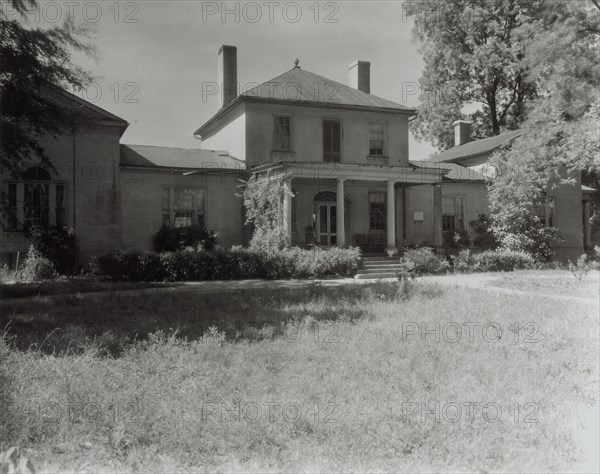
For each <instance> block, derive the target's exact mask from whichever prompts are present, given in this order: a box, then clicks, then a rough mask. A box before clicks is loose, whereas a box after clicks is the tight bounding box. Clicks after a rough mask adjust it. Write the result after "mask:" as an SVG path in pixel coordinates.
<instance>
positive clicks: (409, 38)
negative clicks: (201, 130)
mask: <svg viewBox="0 0 600 474" xmlns="http://www.w3.org/2000/svg"><path fill="white" fill-rule="evenodd" d="M405 8H406V2H401V1H397V0H395V1H387V2H380V1H342V2H339V1H336V2H327V1H321V2H318V3H317V2H315V1H299V2H288V1H268V0H267V1H264V2H261V1H258V2H226V3H224V2H220V1H219V2H210V1H209V2H205V1H200V0H191V1H180V0H171V1H165V0H146V1H135V2H127V1H122V2H118V3H117V2H115V1H114V0H107V1H95V2H94V1H90V2H88V1H76V0H72V1H68V0H67V1H64V2H63V1H41V2H40V5H39V8H38V11H37V12H29V13H28V14H27V15H26V20H27V21H28V23H30V24H34V25H36V24H40V25H42V26H46V25H48V24H52V23H58V22H60V21H62V19H64V18H66V16H67V15H68V14H69V13H71V15H72V17H73V18H74V19H75V22H76V23H78V24H83V25H85V27H86V28H87V29H88V31H89V32H90V34H91V40H90V41H91V42H92V43H93V44H94V45H95V46H96V48H97V56H98V58H96V59H93V58H90V57H87V56H84V55H82V54H78V55H76V56H75V58H74V59H75V62H76V63H77V64H79V65H81V66H83V67H85V68H86V69H88V70H89V71H91V72H92V74H93V75H94V76H96V80H95V82H94V84H93V85H92V86H91V87H90V88H88V90H87V91H86V92H85V93H83V94H79V95H82V96H83V97H84V98H86V99H88V100H90V102H92V103H94V104H96V105H97V106H99V107H102V108H104V109H106V110H108V111H110V112H112V113H113V114H115V115H118V116H120V117H122V118H123V119H125V120H127V121H128V122H129V123H130V126H129V128H128V130H127V131H126V132H125V134H124V136H123V138H122V143H128V144H143V145H159V146H173V147H183V148H198V147H200V142H199V140H198V139H196V138H194V137H193V132H194V131H195V130H196V129H197V128H198V127H200V126H201V125H202V124H203V123H204V122H205V121H206V120H208V119H209V118H210V117H211V116H212V115H214V113H215V112H216V111H217V108H218V106H217V99H216V96H207V95H206V93H204V94H203V91H206V88H207V87H209V86H207V85H208V84H212V83H216V82H217V51H218V49H219V47H220V46H221V45H222V44H229V45H234V46H237V48H238V53H237V54H238V81H239V82H240V84H241V85H242V87H243V86H244V85H246V84H249V83H261V82H264V81H267V80H269V79H272V78H274V77H276V76H278V75H280V74H282V73H283V72H285V71H287V70H289V69H290V68H291V67H293V61H294V60H295V59H296V58H298V59H300V66H301V67H302V68H304V69H307V70H309V71H311V72H313V73H315V74H319V75H321V76H325V77H327V78H329V79H332V80H335V81H338V82H341V83H344V84H347V83H348V66H349V64H350V63H352V62H353V61H355V60H357V59H360V60H365V61H370V62H371V93H372V94H375V95H378V96H380V97H383V98H386V99H390V100H393V101H395V102H398V103H400V104H402V105H406V106H412V107H415V106H417V105H418V79H419V77H420V75H421V71H422V69H423V66H424V63H423V60H422V57H421V56H420V54H419V52H418V50H419V43H418V42H417V40H415V39H414V38H413V34H412V20H411V18H406V17H405V16H404V12H403V10H404V9H405ZM433 151H434V148H433V147H431V146H430V145H429V144H428V143H417V142H416V141H415V140H414V138H413V137H412V136H411V140H410V158H411V159H412V160H417V159H424V158H427V157H428V156H429V154H431V153H432V152H433Z"/></svg>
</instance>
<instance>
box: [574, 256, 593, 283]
mask: <svg viewBox="0 0 600 474" xmlns="http://www.w3.org/2000/svg"><path fill="white" fill-rule="evenodd" d="M598 266H599V265H598V263H597V262H594V261H593V260H592V261H590V260H588V256H587V254H585V253H584V254H583V255H581V256H580V257H579V258H578V259H577V263H576V264H573V263H572V262H571V260H569V271H570V272H571V273H572V274H573V276H574V277H575V278H577V279H578V280H579V281H583V280H585V279H586V278H587V276H588V273H590V272H591V271H592V270H597V269H598Z"/></svg>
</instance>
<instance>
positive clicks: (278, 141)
mask: <svg viewBox="0 0 600 474" xmlns="http://www.w3.org/2000/svg"><path fill="white" fill-rule="evenodd" d="M291 138H292V126H291V117H287V116H284V115H276V116H275V118H274V132H273V148H274V149H275V150H277V151H290V150H291V149H292V140H291Z"/></svg>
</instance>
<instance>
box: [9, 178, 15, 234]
mask: <svg viewBox="0 0 600 474" xmlns="http://www.w3.org/2000/svg"><path fill="white" fill-rule="evenodd" d="M7 224H8V228H9V229H16V227H17V183H8V222H7Z"/></svg>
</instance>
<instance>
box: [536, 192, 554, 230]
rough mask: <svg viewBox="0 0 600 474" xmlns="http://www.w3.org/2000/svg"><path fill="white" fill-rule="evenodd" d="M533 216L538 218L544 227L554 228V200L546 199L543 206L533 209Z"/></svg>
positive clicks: (551, 198) (552, 198)
mask: <svg viewBox="0 0 600 474" xmlns="http://www.w3.org/2000/svg"><path fill="white" fill-rule="evenodd" d="M533 214H534V215H535V216H536V217H538V218H539V219H540V221H542V222H543V223H544V225H545V226H546V227H556V198H554V197H548V198H546V200H545V202H544V203H543V204H540V205H538V206H536V207H535V208H534V210H533Z"/></svg>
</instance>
